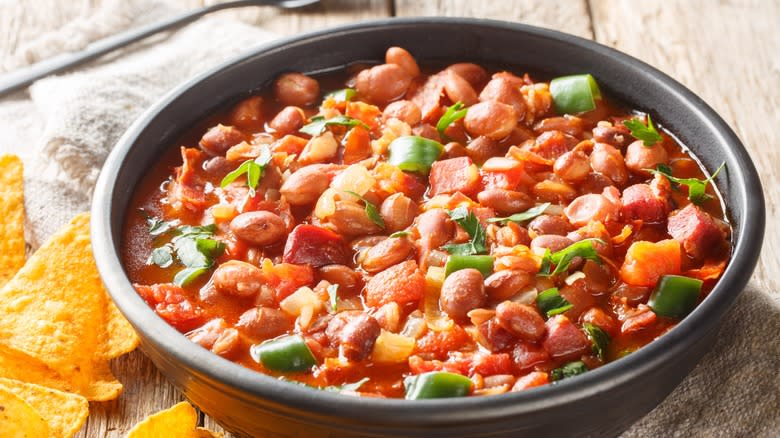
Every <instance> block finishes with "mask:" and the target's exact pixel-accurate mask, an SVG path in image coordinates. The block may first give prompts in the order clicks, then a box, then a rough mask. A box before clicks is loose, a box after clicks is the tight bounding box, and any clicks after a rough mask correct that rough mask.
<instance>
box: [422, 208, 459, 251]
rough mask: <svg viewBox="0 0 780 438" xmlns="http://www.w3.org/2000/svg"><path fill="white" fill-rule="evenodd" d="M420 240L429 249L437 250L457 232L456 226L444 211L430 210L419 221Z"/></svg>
mask: <svg viewBox="0 0 780 438" xmlns="http://www.w3.org/2000/svg"><path fill="white" fill-rule="evenodd" d="M417 230H418V231H419V232H420V239H421V240H422V242H423V246H424V247H426V248H427V249H436V248H438V247H440V246H442V245H444V244H445V243H447V241H449V240H450V239H451V238H452V235H453V234H454V232H455V225H454V223H453V222H452V221H451V220H450V217H449V215H447V213H445V212H444V210H442V209H434V210H428V211H426V212H425V213H423V214H421V215H420V217H419V218H418V219H417Z"/></svg>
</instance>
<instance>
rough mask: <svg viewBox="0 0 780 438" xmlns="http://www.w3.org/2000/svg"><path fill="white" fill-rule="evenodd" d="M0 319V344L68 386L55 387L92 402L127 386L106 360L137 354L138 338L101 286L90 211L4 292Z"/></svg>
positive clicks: (36, 256)
mask: <svg viewBox="0 0 780 438" xmlns="http://www.w3.org/2000/svg"><path fill="white" fill-rule="evenodd" d="M0 314H2V315H4V316H3V318H0V346H3V347H5V350H6V351H8V350H10V351H13V352H15V354H16V355H20V354H21V355H24V356H28V357H30V358H32V359H33V360H34V361H37V362H38V363H39V364H42V365H43V366H45V367H46V368H48V369H49V370H51V371H52V372H53V373H55V374H56V375H57V376H58V378H59V379H60V380H61V381H62V383H61V384H60V385H51V386H53V387H55V388H57V389H66V390H70V391H73V392H76V393H78V394H81V395H83V396H84V397H86V398H87V399H88V400H97V401H102V400H111V399H114V398H116V397H117V396H119V393H120V392H121V391H122V384H121V383H120V382H118V381H117V380H116V378H115V377H114V376H113V374H112V373H111V370H110V369H109V366H108V361H109V360H110V359H112V358H114V357H117V356H119V355H121V354H123V353H126V352H129V351H131V350H132V349H134V348H135V346H136V345H137V343H138V338H137V335H136V334H135V333H134V332H133V331H132V329H130V328H129V327H130V326H129V324H128V323H127V322H126V321H124V322H119V321H120V318H121V315H119V312H118V311H117V310H116V308H115V307H114V305H113V303H111V301H110V298H109V297H108V295H107V293H106V291H105V289H104V288H103V283H102V282H101V280H100V276H99V275H98V272H97V268H96V266H95V261H94V259H93V257H92V247H91V244H90V240H89V214H88V213H83V214H80V215H78V216H76V217H75V218H74V219H73V220H72V221H71V222H70V224H68V225H67V226H65V227H64V228H63V229H62V230H60V231H59V232H58V233H57V234H56V235H54V236H53V237H52V238H51V240H49V241H48V242H46V243H45V244H44V245H43V246H42V247H41V248H40V249H39V250H38V251H37V252H36V253H35V254H33V256H32V257H30V260H28V261H27V264H25V266H24V267H23V268H22V269H21V270H19V272H18V273H17V274H16V276H14V278H12V279H11V280H10V281H9V282H8V284H6V285H5V287H3V288H2V289H0ZM0 352H1V351H0ZM0 372H2V368H0ZM5 377H10V376H5ZM13 377H14V378H16V379H19V380H23V381H27V382H30V381H32V382H33V383H46V384H47V385H48V382H42V381H36V380H33V379H32V378H30V377H24V376H17V375H14V376H13Z"/></svg>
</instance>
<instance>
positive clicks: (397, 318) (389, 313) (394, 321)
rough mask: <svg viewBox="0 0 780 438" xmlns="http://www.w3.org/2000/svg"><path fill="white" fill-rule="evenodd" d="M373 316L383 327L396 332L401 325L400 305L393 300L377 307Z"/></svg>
mask: <svg viewBox="0 0 780 438" xmlns="http://www.w3.org/2000/svg"><path fill="white" fill-rule="evenodd" d="M374 318H376V321H377V322H378V323H379V326H380V327H382V328H383V329H385V330H387V331H389V332H392V333H398V330H399V329H400V325H401V306H399V305H398V303H396V302H395V301H391V302H389V303H387V304H385V305H383V306H382V307H380V308H379V309H377V310H376V312H375V313H374Z"/></svg>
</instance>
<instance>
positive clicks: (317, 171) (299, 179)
mask: <svg viewBox="0 0 780 438" xmlns="http://www.w3.org/2000/svg"><path fill="white" fill-rule="evenodd" d="M329 184H330V178H328V175H327V174H326V173H325V172H324V171H323V168H322V166H321V165H318V164H310V165H308V166H304V167H301V168H300V169H298V170H296V171H295V172H294V173H293V174H292V175H290V177H289V178H287V181H285V182H284V184H282V187H281V188H280V189H279V191H280V192H281V194H282V195H283V196H284V198H285V199H286V200H287V202H288V203H290V205H309V204H313V203H314V202H316V201H317V199H319V197H320V195H322V193H323V192H324V191H325V190H327V188H328V185H329Z"/></svg>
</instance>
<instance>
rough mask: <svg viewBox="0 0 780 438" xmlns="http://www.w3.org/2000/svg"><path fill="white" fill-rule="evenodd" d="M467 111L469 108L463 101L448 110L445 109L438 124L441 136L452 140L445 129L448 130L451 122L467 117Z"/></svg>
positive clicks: (437, 128) (446, 139) (437, 127)
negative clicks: (464, 105)
mask: <svg viewBox="0 0 780 438" xmlns="http://www.w3.org/2000/svg"><path fill="white" fill-rule="evenodd" d="M467 111H468V108H464V107H463V102H456V103H455V104H454V105H452V106H451V107H448V108H447V111H444V115H443V116H441V118H440V119H439V123H437V124H436V130H437V131H439V135H440V136H441V138H443V139H444V140H445V141H450V138H449V137H447V135H446V134H444V131H446V130H447V128H448V127H449V126H450V125H451V124H453V123H455V122H456V121H458V120H460V119H462V118H464V117H466V112H467Z"/></svg>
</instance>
